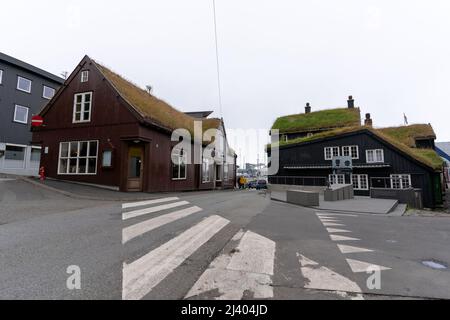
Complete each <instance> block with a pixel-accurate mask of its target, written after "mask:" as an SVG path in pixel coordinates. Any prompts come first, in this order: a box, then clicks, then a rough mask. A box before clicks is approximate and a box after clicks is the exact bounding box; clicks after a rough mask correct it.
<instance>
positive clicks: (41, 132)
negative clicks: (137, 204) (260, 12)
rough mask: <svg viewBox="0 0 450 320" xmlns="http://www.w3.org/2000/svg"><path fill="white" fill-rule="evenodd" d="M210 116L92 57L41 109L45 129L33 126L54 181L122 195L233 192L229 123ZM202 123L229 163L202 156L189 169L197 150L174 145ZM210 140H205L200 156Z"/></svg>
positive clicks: (34, 134) (48, 170)
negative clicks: (214, 132)
mask: <svg viewBox="0 0 450 320" xmlns="http://www.w3.org/2000/svg"><path fill="white" fill-rule="evenodd" d="M205 114H206V117H201V115H200V116H198V115H197V116H198V117H196V118H194V116H193V115H192V114H186V113H183V112H181V111H179V110H177V109H175V108H173V107H172V106H170V105H169V104H167V103H166V102H164V101H162V100H160V99H158V98H156V97H155V96H153V95H152V94H150V93H149V92H147V91H146V90H143V89H141V88H139V87H138V86H136V85H134V84H133V83H131V82H129V81H127V80H125V79H124V78H123V77H121V76H120V75H118V74H116V73H114V72H113V71H111V70H110V69H108V68H106V67H104V66H102V65H101V64H99V63H97V62H96V61H94V60H93V59H91V58H89V57H88V56H85V57H84V58H83V60H82V61H81V62H80V63H79V65H78V66H77V67H76V69H75V70H74V71H73V72H72V74H71V75H70V77H69V78H68V79H67V80H66V82H65V83H64V85H63V86H62V87H61V89H60V90H59V91H58V92H57V93H56V95H55V96H54V97H53V99H52V100H51V101H50V102H49V103H48V104H47V105H46V107H45V108H44V109H43V110H42V111H41V112H40V115H41V116H42V117H43V118H44V125H43V126H42V127H39V128H33V144H34V145H39V146H41V147H42V157H41V166H43V167H44V168H45V171H46V175H47V176H48V177H50V178H54V179H61V180H69V181H74V182H82V183H88V184H94V185H103V186H109V187H114V188H115V189H119V190H121V191H144V192H166V191H185V190H201V189H215V188H233V187H234V186H235V184H236V155H235V153H234V151H233V150H232V149H231V148H229V147H228V144H227V142H226V132H225V126H224V123H223V120H222V119H216V118H207V115H208V113H205ZM194 121H198V122H197V124H198V123H201V128H202V130H203V132H204V131H206V130H208V129H218V132H219V133H220V134H221V136H219V137H216V139H223V146H224V147H223V149H222V150H218V152H219V153H220V157H221V159H223V162H220V161H219V162H218V161H214V159H210V158H208V157H206V156H202V155H201V156H200V160H199V161H198V162H197V163H191V164H189V161H187V159H188V157H190V158H191V159H192V161H193V160H194V155H193V153H194V150H195V148H194V147H192V148H191V150H190V152H186V150H188V149H186V150H183V149H179V147H178V144H179V142H178V141H172V139H171V136H172V133H173V131H174V130H175V129H179V128H182V129H186V130H187V131H188V132H189V133H194V127H195V125H194ZM196 132H197V131H196ZM192 141H194V139H192ZM208 143H210V142H207V141H204V139H203V138H202V139H201V143H199V145H200V151H201V150H205V148H206V145H207V144H208ZM191 144H192V145H193V142H192V143H191ZM174 148H175V149H176V150H174ZM197 150H199V148H197ZM173 151H174V152H173ZM188 151H189V150H188ZM172 154H176V155H177V157H179V161H178V162H175V163H174V162H173V161H172V158H173V157H172ZM213 154H214V153H213ZM216 157H217V155H216ZM216 159H217V158H216Z"/></svg>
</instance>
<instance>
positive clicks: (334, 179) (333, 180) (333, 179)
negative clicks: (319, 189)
mask: <svg viewBox="0 0 450 320" xmlns="http://www.w3.org/2000/svg"><path fill="white" fill-rule="evenodd" d="M328 179H329V181H330V185H342V184H345V175H344V174H330V175H329V176H328ZM340 181H342V183H339V182H340Z"/></svg>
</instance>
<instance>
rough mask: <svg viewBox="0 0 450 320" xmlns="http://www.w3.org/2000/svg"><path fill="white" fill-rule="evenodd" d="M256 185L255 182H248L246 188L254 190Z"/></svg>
mask: <svg viewBox="0 0 450 320" xmlns="http://www.w3.org/2000/svg"><path fill="white" fill-rule="evenodd" d="M257 183H258V182H257V181H256V180H253V181H250V182H249V183H248V188H249V189H254V188H256V186H257Z"/></svg>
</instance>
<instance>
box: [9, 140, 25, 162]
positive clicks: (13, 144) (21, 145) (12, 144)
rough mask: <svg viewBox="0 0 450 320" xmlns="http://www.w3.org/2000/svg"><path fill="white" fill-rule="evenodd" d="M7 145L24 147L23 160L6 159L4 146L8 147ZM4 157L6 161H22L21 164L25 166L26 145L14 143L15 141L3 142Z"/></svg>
mask: <svg viewBox="0 0 450 320" xmlns="http://www.w3.org/2000/svg"><path fill="white" fill-rule="evenodd" d="M8 147H18V148H23V149H24V151H23V160H14V159H6V148H8ZM4 157H5V160H8V161H22V162H23V165H24V166H25V160H26V157H27V145H24V144H15V143H6V144H5V156H4Z"/></svg>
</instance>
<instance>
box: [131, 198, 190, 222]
mask: <svg viewBox="0 0 450 320" xmlns="http://www.w3.org/2000/svg"><path fill="white" fill-rule="evenodd" d="M186 204H189V202H187V201H180V202H174V203H169V204H163V205H160V206H156V207H151V208H146V209H140V210H134V211H130V212H124V213H122V220H128V219H131V218H136V217H139V216H142V215H145V214H149V213H154V212H158V211H162V210H167V209H173V208H176V207H181V206H184V205H186Z"/></svg>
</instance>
